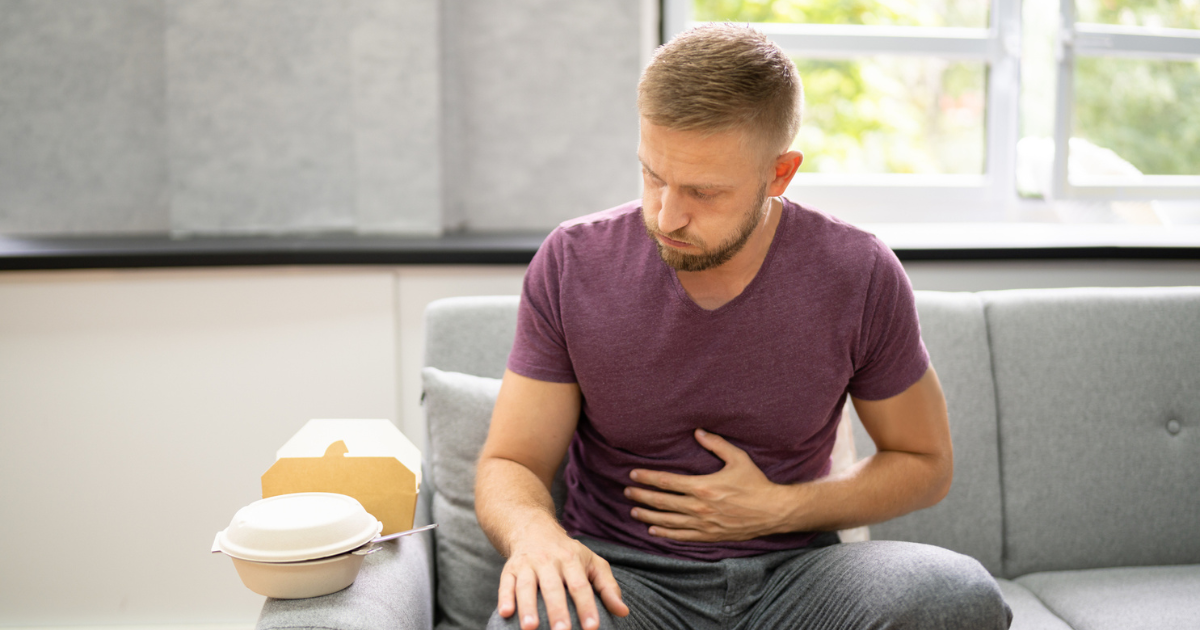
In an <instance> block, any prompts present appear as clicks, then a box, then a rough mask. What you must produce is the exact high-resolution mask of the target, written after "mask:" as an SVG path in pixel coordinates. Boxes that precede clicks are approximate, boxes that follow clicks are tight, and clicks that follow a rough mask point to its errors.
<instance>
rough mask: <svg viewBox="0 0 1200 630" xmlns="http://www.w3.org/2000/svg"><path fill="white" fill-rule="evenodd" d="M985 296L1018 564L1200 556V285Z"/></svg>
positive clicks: (1009, 530)
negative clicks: (1199, 286)
mask: <svg viewBox="0 0 1200 630" xmlns="http://www.w3.org/2000/svg"><path fill="white" fill-rule="evenodd" d="M981 297H982V298H983V300H984V304H985V309H986V312H987V321H988V335H989V337H990V339H991V345H992V357H993V366H994V367H993V369H994V372H995V377H996V392H997V393H996V396H997V405H998V409H999V417H998V420H999V431H1000V457H1001V470H1002V484H1003V489H1004V514H1005V520H1004V527H1005V541H1006V548H1005V563H1004V564H1005V573H1006V574H1007V575H1009V576H1018V575H1022V574H1025V573H1030V572H1033V571H1047V570H1056V569H1086V568H1091V567H1117V566H1129V565H1159V564H1182V563H1200V537H1198V536H1196V535H1195V533H1196V532H1197V524H1200V288H1194V287H1193V288H1153V289H1054V290H1029V291H1003V292H994V293H983V294H981Z"/></svg>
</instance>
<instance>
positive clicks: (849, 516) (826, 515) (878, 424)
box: [626, 367, 954, 541]
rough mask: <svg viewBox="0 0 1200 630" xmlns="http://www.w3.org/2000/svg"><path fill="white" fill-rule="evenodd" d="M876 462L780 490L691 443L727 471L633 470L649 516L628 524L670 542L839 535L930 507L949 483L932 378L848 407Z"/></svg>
mask: <svg viewBox="0 0 1200 630" xmlns="http://www.w3.org/2000/svg"><path fill="white" fill-rule="evenodd" d="M854 406H855V409H856V410H857V411H858V415H859V418H860V419H861V420H862V423H863V427H864V428H866V430H867V433H868V434H870V436H871V438H872V439H873V440H874V441H875V445H876V447H877V452H876V454H875V455H872V456H871V457H868V458H866V459H864V460H862V461H860V462H858V463H856V464H855V465H854V466H852V467H850V468H849V469H848V470H846V471H843V472H841V473H839V474H837V475H832V476H830V477H826V478H824V479H821V480H818V481H813V482H808V483H800V484H792V485H780V484H774V483H772V482H771V481H769V480H768V479H767V478H766V476H765V475H763V474H762V471H761V470H759V469H758V467H757V466H756V465H755V464H754V462H753V461H751V460H750V457H749V456H748V455H747V454H746V453H745V451H742V450H741V449H739V448H737V447H736V446H734V445H732V444H730V443H729V442H727V441H725V440H724V439H723V438H721V437H720V436H717V435H713V434H709V433H704V432H703V431H697V435H696V439H697V441H699V442H700V444H701V445H702V446H704V447H705V448H707V449H709V450H711V451H712V452H713V453H715V454H716V455H717V456H718V457H720V458H721V459H722V460H724V461H725V462H726V465H725V467H724V468H722V469H721V470H720V471H718V472H716V473H714V474H712V475H701V476H687V475H675V474H670V473H664V472H661V471H650V470H635V471H633V473H632V474H631V477H632V478H633V480H634V481H636V482H638V483H640V484H646V485H650V486H655V487H657V488H661V489H663V490H666V491H667V492H657V491H653V490H647V489H644V488H636V487H630V488H629V489H628V490H627V493H626V494H627V496H628V497H629V498H631V499H633V500H635V501H637V502H639V503H642V504H643V505H646V506H648V508H649V509H647V508H642V507H638V508H634V510H633V517H634V518H636V519H638V520H640V521H642V522H644V523H647V524H649V525H650V526H651V527H650V533H651V535H655V536H663V537H666V538H674V539H677V540H694V541H722V540H748V539H750V538H757V537H759V536H764V535H767V534H774V533H782V532H795V531H822V530H826V531H827V530H838V529H847V528H850V527H858V526H860V525H869V524H871V523H878V522H880V521H885V520H888V519H890V518H894V517H896V516H899V515H901V514H906V513H908V512H912V511H914V510H919V509H921V508H925V507H929V506H931V505H934V504H935V503H937V502H938V501H940V500H941V499H942V498H943V497H945V496H946V493H947V492H948V491H949V489H950V482H951V478H952V476H953V473H954V456H953V448H952V446H951V444H950V426H949V421H948V419H947V415H946V400H945V397H944V396H943V394H942V387H941V384H940V383H939V382H938V379H937V374H936V373H935V372H934V370H933V368H932V367H930V368H929V370H928V371H927V372H926V373H925V375H924V376H922V377H921V379H920V380H919V381H917V383H916V384H914V385H912V386H911V387H909V388H908V389H907V390H905V391H904V392H903V393H901V394H899V395H897V396H893V397H891V398H887V399H884V400H879V401H865V400H855V401H854Z"/></svg>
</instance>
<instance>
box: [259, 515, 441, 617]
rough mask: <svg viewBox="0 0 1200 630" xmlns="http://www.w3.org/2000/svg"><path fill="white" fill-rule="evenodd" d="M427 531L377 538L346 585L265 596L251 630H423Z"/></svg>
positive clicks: (428, 598)
mask: <svg viewBox="0 0 1200 630" xmlns="http://www.w3.org/2000/svg"><path fill="white" fill-rule="evenodd" d="M430 544H431V536H430V535H429V534H416V535H414V536H406V537H404V538H400V539H397V540H392V541H388V542H385V543H381V545H380V546H381V547H382V548H381V549H380V550H379V551H377V552H375V553H373V554H371V555H369V556H367V557H366V558H365V559H364V561H363V566H362V570H361V571H359V574H358V579H357V580H355V581H354V584H351V585H350V587H349V588H347V589H344V590H341V591H338V592H336V593H331V594H329V595H325V596H323V597H312V598H308V599H272V598H267V601H266V603H265V604H263V609H262V613H261V614H260V615H259V618H258V625H257V630H275V629H280V628H287V629H288V630H303V629H308V628H312V629H321V630H374V629H377V628H389V629H391V628H394V629H396V630H429V629H430V628H432V627H433V576H432V575H431V572H430V568H429V567H430V562H429V558H430V553H429V547H430Z"/></svg>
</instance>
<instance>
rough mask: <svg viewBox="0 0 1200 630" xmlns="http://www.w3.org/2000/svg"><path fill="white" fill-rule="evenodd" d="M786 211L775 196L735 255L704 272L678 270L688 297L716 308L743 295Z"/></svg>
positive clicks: (701, 305)
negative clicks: (780, 218)
mask: <svg viewBox="0 0 1200 630" xmlns="http://www.w3.org/2000/svg"><path fill="white" fill-rule="evenodd" d="M782 214H783V203H782V202H781V201H780V200H779V199H778V198H771V199H770V200H768V203H767V211H766V213H764V215H763V218H762V221H760V222H759V225H758V227H757V228H756V229H755V230H754V234H752V235H751V236H750V240H748V241H747V242H746V245H745V247H743V248H742V250H741V251H739V252H738V253H737V254H735V255H734V256H733V258H730V259H729V260H728V261H726V262H725V263H724V264H722V265H718V266H716V267H713V268H711V269H705V270H704V271H676V272H675V275H676V276H677V277H678V278H679V284H681V285H683V289H684V290H685V291H687V294H688V297H690V298H692V301H693V302H695V303H696V304H697V305H698V306H699V307H700V308H703V309H704V310H707V311H713V310H716V309H718V308H721V307H722V306H724V305H726V304H728V303H729V302H730V301H731V300H733V299H734V298H736V297H737V296H739V295H741V294H742V291H744V290H745V289H746V287H747V286H749V285H750V282H751V281H753V280H754V277H755V276H757V275H758V271H759V269H761V268H762V264H763V261H765V260H766V259H767V252H769V251H770V250H771V242H772V241H773V240H774V239H775V230H776V229H777V228H778V227H779V217H780V216H781V215H782Z"/></svg>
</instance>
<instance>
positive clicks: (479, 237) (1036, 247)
mask: <svg viewBox="0 0 1200 630" xmlns="http://www.w3.org/2000/svg"><path fill="white" fill-rule="evenodd" d="M866 227H867V229H871V230H872V231H874V232H875V233H877V234H879V235H880V237H881V238H883V240H884V241H885V242H887V243H888V244H889V245H890V246H891V247H892V249H893V250H895V252H896V254H897V255H898V256H899V257H900V259H901V260H904V261H933V260H940V261H967V260H1087V259H1106V260H1111V259H1145V260H1200V238H1192V237H1191V232H1190V231H1189V232H1188V233H1187V234H1185V235H1184V237H1180V236H1179V234H1180V233H1178V232H1177V233H1175V236H1174V237H1171V238H1166V239H1160V242H1161V244H1157V243H1152V242H1147V241H1146V239H1145V238H1124V239H1121V238H1116V239H1114V238H1111V237H1107V236H1103V235H1101V236H1102V237H1100V238H1089V237H1087V235H1084V236H1083V237H1080V236H1079V235H1078V233H1076V232H1067V231H1063V232H1062V233H1063V234H1068V233H1070V234H1073V235H1074V236H1072V237H1070V238H1066V239H1063V238H1059V239H1057V240H1056V239H1055V238H1049V237H1046V234H1045V233H1040V236H1037V237H1036V238H1013V237H1012V234H1008V235H1005V234H999V235H997V233H996V232H995V231H993V230H989V229H988V228H987V227H985V226H970V225H969V224H964V225H962V226H953V227H952V228H948V229H941V230H940V231H939V229H937V228H929V227H911V226H910V227H901V228H896V227H895V226H891V227H889V226H882V225H880V226H866ZM873 228H875V229H873ZM1009 231H1010V232H1011V230H1009ZM1001 232H1003V230H1001ZM1035 232H1036V230H1035ZM1109 232H1111V233H1113V234H1116V233H1119V232H1117V231H1112V230H1110V231H1109ZM544 238H545V233H544V232H543V233H524V234H452V235H446V236H441V237H384V236H353V235H321V236H278V237H266V236H256V237H234V236H226V237H194V238H171V237H168V236H105V237H0V270H8V271H12V270H35V269H100V268H145V267H228V266H259V265H524V264H527V263H528V262H529V261H530V259H531V258H532V257H533V254H534V252H536V251H537V248H538V246H539V245H540V244H541V242H542V239H544Z"/></svg>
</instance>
